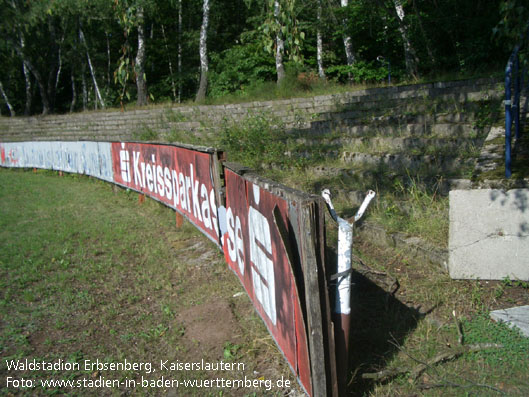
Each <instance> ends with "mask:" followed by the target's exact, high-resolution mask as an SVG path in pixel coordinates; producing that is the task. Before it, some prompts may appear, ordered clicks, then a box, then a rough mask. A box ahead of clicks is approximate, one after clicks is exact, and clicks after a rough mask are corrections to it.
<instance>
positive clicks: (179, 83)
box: [178, 0, 182, 103]
mask: <svg viewBox="0 0 529 397" xmlns="http://www.w3.org/2000/svg"><path fill="white" fill-rule="evenodd" d="M181 102H182V0H178V103H181Z"/></svg>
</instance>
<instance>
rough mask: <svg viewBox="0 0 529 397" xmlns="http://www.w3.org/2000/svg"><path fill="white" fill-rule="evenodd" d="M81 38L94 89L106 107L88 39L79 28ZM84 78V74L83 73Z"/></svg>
mask: <svg viewBox="0 0 529 397" xmlns="http://www.w3.org/2000/svg"><path fill="white" fill-rule="evenodd" d="M79 40H81V43H83V46H84V48H85V51H86V59H87V61H88V68H89V69H90V75H91V76H92V81H93V83H94V90H95V94H96V101H97V100H99V103H100V104H101V107H102V108H103V109H104V108H105V103H104V102H103V98H102V97H101V92H100V91H99V86H98V85H97V79H96V75H95V70H94V67H93V66H92V59H91V58H90V53H89V52H88V45H87V44H86V40H85V37H84V33H83V30H82V29H81V28H79ZM83 78H84V75H83Z"/></svg>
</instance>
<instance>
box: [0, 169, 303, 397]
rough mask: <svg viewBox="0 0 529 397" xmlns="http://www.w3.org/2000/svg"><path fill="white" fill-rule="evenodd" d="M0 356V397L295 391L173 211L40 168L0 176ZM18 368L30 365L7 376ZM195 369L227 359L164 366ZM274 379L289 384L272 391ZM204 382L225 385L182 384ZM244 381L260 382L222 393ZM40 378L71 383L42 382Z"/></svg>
mask: <svg viewBox="0 0 529 397" xmlns="http://www.w3.org/2000/svg"><path fill="white" fill-rule="evenodd" d="M0 357H1V362H0V382H1V383H0V395H20V394H25V395H35V394H37V395H48V394H57V393H58V394H68V395H86V394H91V395H101V394H103V395H121V394H133V395H182V394H183V395H200V396H202V395H212V396H220V395H236V396H237V395H241V396H242V395H251V396H253V395H257V396H258V395H264V394H266V395H270V394H273V395H283V393H284V392H285V391H292V392H296V390H297V382H296V381H295V379H294V378H293V377H292V375H291V372H290V369H289V368H288V366H287V365H286V364H285V362H284V360H283V357H282V356H281V353H279V352H278V350H277V348H276V346H275V343H274V341H273V339H272V338H271V337H270V336H269V334H268V332H267V330H266V328H265V326H264V325H263V323H262V321H261V319H260V318H259V317H258V316H257V315H256V314H255V312H254V309H253V306H252V305H251V303H250V301H249V299H248V298H247V296H246V294H245V293H244V292H243V289H242V287H241V286H240V284H239V281H238V280H237V278H236V277H235V275H233V274H232V272H231V271H230V270H229V269H228V267H227V265H226V264H225V261H224V258H223V255H222V254H221V252H220V251H219V250H218V249H217V248H216V247H215V246H214V244H212V243H211V242H210V241H209V240H208V239H207V238H206V237H204V236H203V235H202V234H201V233H200V232H198V231H197V230H196V229H195V228H194V227H193V226H192V225H191V224H189V223H188V222H185V223H184V225H183V226H182V227H181V228H176V226H175V213H174V211H173V210H171V209H169V208H166V207H164V206H162V205H160V204H159V203H157V202H155V201H153V200H149V199H147V200H146V201H145V202H144V203H143V204H139V203H138V195H137V194H136V193H134V192H131V191H126V190H123V189H121V188H118V187H115V186H112V185H110V184H108V183H105V182H101V181H99V180H96V179H93V178H88V177H84V176H76V175H65V176H63V177H59V176H58V175H57V173H54V172H48V171H38V172H37V173H33V172H28V171H20V170H6V169H0ZM26 359H28V360H29V362H30V364H31V363H33V362H35V363H38V365H37V369H35V368H34V367H33V368H31V367H30V368H23V369H21V367H20V366H19V367H18V369H14V367H13V366H12V365H10V368H9V367H8V363H9V364H11V363H16V362H17V360H18V363H25V360H26ZM202 360H204V361H205V362H206V363H211V364H218V363H220V362H221V361H222V362H223V363H225V364H226V363H227V364H226V365H224V366H223V367H219V368H215V367H211V368H207V367H205V366H203V365H202V366H200V367H193V368H192V369H188V370H186V369H185V368H180V369H178V367H175V370H172V369H171V368H170V364H171V363H175V364H176V365H178V363H181V364H182V365H185V364H186V363H194V362H201V361H202ZM43 361H44V362H46V363H51V364H56V366H55V367H51V368H50V367H48V366H47V365H45V364H41V363H42V362H43ZM98 362H99V363H101V365H99V364H98ZM60 363H63V365H62V367H61V366H60ZM87 363H88V364H87ZM125 363H129V366H125ZM162 363H164V365H162ZM112 364H120V365H121V366H117V365H116V366H115V367H112ZM130 364H136V367H135V368H134V367H131V366H130ZM241 364H242V365H241ZM102 365H106V367H104V366H102ZM281 377H284V378H286V379H289V380H290V382H292V383H293V387H291V388H285V387H282V388H278V387H277V380H278V379H281ZM23 379H24V381H23ZM162 379H163V380H164V381H167V380H171V381H172V380H178V381H179V382H180V383H179V386H178V388H176V387H174V386H175V385H176V383H174V382H173V383H172V386H173V387H166V384H165V383H162V382H161V380H162ZM215 379H220V380H221V381H222V380H224V383H223V384H222V383H218V382H217V383H215V384H213V385H212V386H213V387H206V384H205V383H203V384H202V385H203V387H202V388H200V387H198V386H197V385H196V384H195V385H193V386H188V387H187V388H186V387H185V385H183V384H182V383H181V382H183V381H184V380H198V381H206V380H215ZM245 379H248V380H251V381H258V383H259V382H260V383H259V384H258V387H254V385H252V387H232V386H230V385H229V380H233V381H235V380H245ZM49 380H68V381H70V380H71V381H73V382H74V384H75V386H74V387H71V386H72V385H68V384H64V385H63V387H53V386H49V387H46V388H43V387H41V381H49ZM29 381H31V382H29ZM98 381H99V382H100V383H97V382H98ZM107 381H112V382H113V383H112V384H111V387H101V385H102V384H103V383H104V382H107ZM145 381H148V385H147V386H145V383H143V385H142V382H145ZM156 381H158V383H155V384H154V385H153V384H152V382H156ZM221 381H219V382H221ZM8 382H9V383H8ZM116 382H119V385H118V384H117V383H116ZM134 382H135V384H136V387H134ZM268 382H271V385H272V389H271V390H269V391H267V388H268V385H269V384H270V383H268ZM239 385H240V384H237V386H239ZM246 385H248V383H246ZM8 386H9V387H8ZM24 386H26V387H24ZM27 386H29V387H27ZM31 386H34V387H31ZM78 386H81V387H78ZM217 386H220V387H217Z"/></svg>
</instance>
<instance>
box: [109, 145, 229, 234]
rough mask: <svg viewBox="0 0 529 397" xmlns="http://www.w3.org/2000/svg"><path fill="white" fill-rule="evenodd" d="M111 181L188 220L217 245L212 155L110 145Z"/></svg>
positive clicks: (169, 148)
mask: <svg viewBox="0 0 529 397" xmlns="http://www.w3.org/2000/svg"><path fill="white" fill-rule="evenodd" d="M112 168H113V170H114V182H115V183H117V184H120V185H123V186H126V187H128V188H131V189H134V190H137V191H139V192H143V193H145V194H146V195H148V196H150V197H153V198H155V199H156V200H159V201H161V202H162V203H164V204H166V205H168V206H169V207H171V208H174V209H175V210H177V211H178V212H180V213H181V214H182V215H184V216H185V217H187V218H188V219H189V220H190V221H191V222H192V223H193V224H194V225H195V226H196V227H198V228H199V229H200V230H201V231H202V232H203V233H204V234H205V235H206V236H208V237H209V238H210V239H211V240H212V241H214V242H215V243H216V244H219V227H218V220H217V208H218V203H217V200H216V197H217V195H216V192H215V185H214V177H213V167H212V154H211V153H205V152H199V151H195V150H191V149H186V148H182V147H177V146H169V145H154V144H146V143H128V142H127V143H125V142H121V143H118V142H113V143H112Z"/></svg>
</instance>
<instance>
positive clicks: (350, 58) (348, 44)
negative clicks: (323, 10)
mask: <svg viewBox="0 0 529 397" xmlns="http://www.w3.org/2000/svg"><path fill="white" fill-rule="evenodd" d="M340 1H341V5H342V8H345V7H347V6H348V5H349V0H340ZM342 23H343V28H344V34H343V45H344V48H345V57H346V59H347V66H353V64H354V63H355V62H356V58H355V55H354V51H353V40H352V39H351V36H349V34H347V26H348V24H349V21H348V19H347V17H345V18H344V19H343V21H342Z"/></svg>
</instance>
